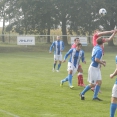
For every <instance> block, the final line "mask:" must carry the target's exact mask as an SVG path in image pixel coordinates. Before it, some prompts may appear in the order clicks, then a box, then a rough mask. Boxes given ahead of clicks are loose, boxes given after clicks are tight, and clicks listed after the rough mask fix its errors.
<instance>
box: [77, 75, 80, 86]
mask: <svg viewBox="0 0 117 117" xmlns="http://www.w3.org/2000/svg"><path fill="white" fill-rule="evenodd" d="M77 78H78V85H80V78H79V76H77Z"/></svg>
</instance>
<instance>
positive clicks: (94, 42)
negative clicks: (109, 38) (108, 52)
mask: <svg viewBox="0 0 117 117" xmlns="http://www.w3.org/2000/svg"><path fill="white" fill-rule="evenodd" d="M98 37H99V36H98V34H97V33H95V34H94V35H93V40H92V43H93V46H96V45H97V39H98ZM105 42H106V39H104V38H103V43H105ZM102 51H103V53H104V44H103V46H102Z"/></svg>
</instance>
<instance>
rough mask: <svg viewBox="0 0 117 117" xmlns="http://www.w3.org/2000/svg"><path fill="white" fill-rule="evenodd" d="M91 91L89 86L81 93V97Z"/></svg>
mask: <svg viewBox="0 0 117 117" xmlns="http://www.w3.org/2000/svg"><path fill="white" fill-rule="evenodd" d="M89 89H91V87H90V86H89V85H87V86H86V87H85V88H84V90H83V91H82V92H81V95H84V94H85V93H86V92H87V91H88V90H89Z"/></svg>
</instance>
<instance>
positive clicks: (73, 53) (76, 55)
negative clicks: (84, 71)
mask: <svg viewBox="0 0 117 117" xmlns="http://www.w3.org/2000/svg"><path fill="white" fill-rule="evenodd" d="M69 55H70V59H69V61H68V62H71V63H72V64H73V65H74V66H75V67H76V68H77V67H78V65H79V63H80V60H82V62H84V61H85V57H84V51H83V50H80V51H77V50H76V48H72V49H70V50H69V51H68V52H67V53H66V55H65V56H64V60H66V59H67V57H68V56H69Z"/></svg>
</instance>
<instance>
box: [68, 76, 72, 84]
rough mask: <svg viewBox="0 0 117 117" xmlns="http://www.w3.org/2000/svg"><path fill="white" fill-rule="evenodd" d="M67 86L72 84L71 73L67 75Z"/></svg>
mask: <svg viewBox="0 0 117 117" xmlns="http://www.w3.org/2000/svg"><path fill="white" fill-rule="evenodd" d="M68 82H69V86H72V74H69V75H68Z"/></svg>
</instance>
